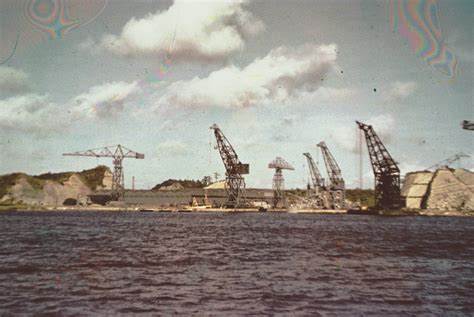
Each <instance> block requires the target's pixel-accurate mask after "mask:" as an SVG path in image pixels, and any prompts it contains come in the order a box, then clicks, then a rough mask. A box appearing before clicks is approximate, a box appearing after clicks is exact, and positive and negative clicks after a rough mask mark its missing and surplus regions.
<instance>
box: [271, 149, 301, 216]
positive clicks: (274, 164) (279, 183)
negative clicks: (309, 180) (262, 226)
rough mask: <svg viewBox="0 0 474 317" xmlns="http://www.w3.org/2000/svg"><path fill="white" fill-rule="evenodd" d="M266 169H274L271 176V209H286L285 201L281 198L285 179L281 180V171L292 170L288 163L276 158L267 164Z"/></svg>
mask: <svg viewBox="0 0 474 317" xmlns="http://www.w3.org/2000/svg"><path fill="white" fill-rule="evenodd" d="M268 168H274V169H275V175H273V186H272V187H273V208H277V207H282V206H284V207H286V201H285V199H284V197H283V190H284V189H285V179H284V178H283V170H294V169H295V168H294V167H293V166H291V164H290V163H288V162H287V161H285V160H284V159H282V158H281V157H279V156H277V158H275V159H274V160H273V161H271V162H270V163H269V164H268Z"/></svg>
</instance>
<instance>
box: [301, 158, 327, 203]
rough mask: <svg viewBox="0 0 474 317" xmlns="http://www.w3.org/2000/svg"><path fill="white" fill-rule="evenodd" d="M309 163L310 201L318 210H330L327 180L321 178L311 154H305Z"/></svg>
mask: <svg viewBox="0 0 474 317" xmlns="http://www.w3.org/2000/svg"><path fill="white" fill-rule="evenodd" d="M303 155H304V156H305V157H306V159H307V161H308V168H309V173H310V176H311V185H312V186H311V185H308V199H309V200H310V201H311V202H312V203H313V204H314V207H316V208H329V204H328V201H327V190H326V186H325V179H324V178H323V177H322V176H321V173H320V172H319V169H318V167H317V166H316V163H315V162H314V160H313V157H312V156H311V154H310V153H303Z"/></svg>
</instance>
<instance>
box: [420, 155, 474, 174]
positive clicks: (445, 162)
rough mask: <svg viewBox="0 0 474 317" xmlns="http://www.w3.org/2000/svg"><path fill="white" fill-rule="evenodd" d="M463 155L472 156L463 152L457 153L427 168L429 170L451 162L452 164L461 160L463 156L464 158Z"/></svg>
mask: <svg viewBox="0 0 474 317" xmlns="http://www.w3.org/2000/svg"><path fill="white" fill-rule="evenodd" d="M463 157H470V156H469V155H467V154H464V153H462V152H461V153H458V154H455V155H453V156H451V157H448V158H447V159H445V160H443V161H441V162H438V163H436V164H435V165H433V166H430V167H428V168H427V169H428V170H437V169H438V168H441V167H443V166H449V165H450V164H452V163H454V162H456V161H459V162H460V161H461V158H463Z"/></svg>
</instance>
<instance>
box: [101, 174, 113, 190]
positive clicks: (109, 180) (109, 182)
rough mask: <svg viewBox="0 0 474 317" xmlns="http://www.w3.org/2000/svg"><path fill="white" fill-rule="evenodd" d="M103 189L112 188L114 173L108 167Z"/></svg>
mask: <svg viewBox="0 0 474 317" xmlns="http://www.w3.org/2000/svg"><path fill="white" fill-rule="evenodd" d="M102 184H103V186H102V189H109V190H111V189H112V173H111V172H110V171H109V170H108V169H107V170H106V171H105V173H104V179H103V180H102Z"/></svg>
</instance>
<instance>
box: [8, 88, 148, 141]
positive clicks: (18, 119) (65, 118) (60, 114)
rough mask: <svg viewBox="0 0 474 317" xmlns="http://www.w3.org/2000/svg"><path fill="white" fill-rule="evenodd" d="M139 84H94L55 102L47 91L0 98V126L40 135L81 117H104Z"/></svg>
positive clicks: (64, 127) (121, 106)
mask: <svg viewBox="0 0 474 317" xmlns="http://www.w3.org/2000/svg"><path fill="white" fill-rule="evenodd" d="M139 89H140V88H139V87H138V84H137V83H136V82H132V83H125V82H113V83H107V84H103V85H99V86H94V87H92V88H90V89H89V91H88V92H87V93H83V94H80V95H78V96H77V97H75V98H72V99H71V100H70V101H69V102H68V103H65V104H61V105H60V104H58V103H55V102H53V101H51V100H50V98H49V96H48V95H38V94H26V95H21V96H14V97H10V98H6V99H2V100H0V129H1V130H5V131H17V132H23V133H27V134H33V135H36V136H40V137H44V136H47V135H51V134H56V133H59V132H62V131H64V130H67V129H68V128H70V126H71V124H73V123H75V122H76V121H79V120H80V119H84V118H99V119H103V118H108V117H111V116H113V115H114V114H116V113H118V112H121V111H123V110H124V103H125V101H126V100H127V98H129V97H130V96H131V95H132V94H134V93H135V92H137V91H138V90H139Z"/></svg>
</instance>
